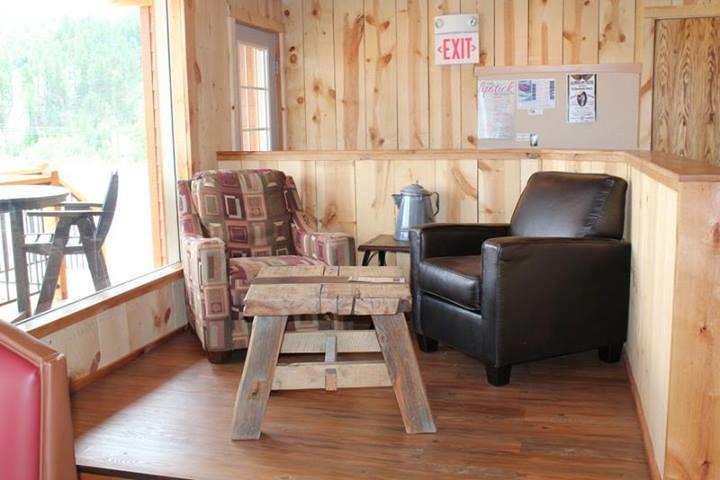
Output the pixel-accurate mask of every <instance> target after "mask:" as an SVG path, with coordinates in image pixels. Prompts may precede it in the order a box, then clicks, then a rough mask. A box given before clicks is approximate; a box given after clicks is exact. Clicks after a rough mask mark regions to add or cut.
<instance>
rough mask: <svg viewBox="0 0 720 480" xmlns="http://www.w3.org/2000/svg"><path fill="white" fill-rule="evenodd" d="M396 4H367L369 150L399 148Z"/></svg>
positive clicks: (387, 1)
mask: <svg viewBox="0 0 720 480" xmlns="http://www.w3.org/2000/svg"><path fill="white" fill-rule="evenodd" d="M395 20H396V5H395V0H382V1H381V0H367V1H366V2H365V57H366V61H365V89H366V102H367V107H366V111H367V113H366V118H367V147H368V148H370V149H396V148H398V110H397V108H398V101H397V90H398V84H397V64H398V61H397V24H396V21H395Z"/></svg>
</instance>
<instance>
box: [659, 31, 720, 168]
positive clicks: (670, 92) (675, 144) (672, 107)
mask: <svg viewBox="0 0 720 480" xmlns="http://www.w3.org/2000/svg"><path fill="white" fill-rule="evenodd" d="M656 30H657V35H656V39H657V40H656V44H655V79H654V86H655V88H654V93H653V95H654V99H653V107H652V114H653V132H652V147H653V148H654V149H656V150H660V151H664V152H670V153H674V154H676V155H682V156H686V157H688V158H691V159H696V160H703V161H706V162H709V163H714V164H718V165H720V121H718V120H717V119H716V112H717V111H718V109H720V99H718V95H717V92H718V90H719V89H720V73H718V68H719V67H720V65H719V63H720V60H719V59H718V56H719V55H720V34H719V33H718V30H720V19H719V18H693V19H684V20H682V19H681V20H660V21H658V22H657V23H656Z"/></svg>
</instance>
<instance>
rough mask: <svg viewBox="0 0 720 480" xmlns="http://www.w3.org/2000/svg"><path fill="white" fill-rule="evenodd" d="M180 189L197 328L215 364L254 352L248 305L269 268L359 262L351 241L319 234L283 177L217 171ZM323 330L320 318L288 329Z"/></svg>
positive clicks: (184, 251)
mask: <svg viewBox="0 0 720 480" xmlns="http://www.w3.org/2000/svg"><path fill="white" fill-rule="evenodd" d="M177 186H178V197H179V204H178V210H179V215H180V230H181V256H182V262H183V267H184V271H185V286H186V290H187V296H188V303H189V309H190V312H191V316H192V322H191V324H192V326H193V327H194V329H195V332H196V333H197V335H198V337H199V338H200V341H201V342H202V345H203V348H204V349H205V350H206V352H207V353H208V358H209V359H210V361H213V362H221V361H224V360H226V359H227V358H228V356H229V353H230V352H231V351H232V350H235V349H241V348H247V345H248V339H249V335H250V322H251V320H252V319H251V318H245V317H243V315H242V307H243V300H244V298H245V294H246V293H247V290H248V288H249V286H250V281H251V280H252V279H253V278H255V276H257V274H258V273H259V272H260V269H262V268H263V267H264V266H267V265H274V266H282V265H315V264H327V265H354V264H355V246H354V242H353V239H352V237H349V236H347V235H345V234H343V233H320V232H314V231H312V229H311V228H310V226H309V222H308V220H307V218H306V217H305V214H304V213H303V211H302V207H301V205H300V199H299V196H298V192H297V188H296V187H295V183H294V181H293V179H292V177H289V176H286V175H285V174H284V173H283V172H280V171H277V170H237V171H236V170H210V171H205V172H200V173H198V174H196V175H195V176H194V177H193V179H192V180H189V181H187V180H181V181H179V182H178V184H177ZM322 327H323V325H321V320H318V319H309V320H300V319H295V320H294V321H291V322H289V325H288V328H289V329H293V328H295V329H300V328H302V329H306V328H322Z"/></svg>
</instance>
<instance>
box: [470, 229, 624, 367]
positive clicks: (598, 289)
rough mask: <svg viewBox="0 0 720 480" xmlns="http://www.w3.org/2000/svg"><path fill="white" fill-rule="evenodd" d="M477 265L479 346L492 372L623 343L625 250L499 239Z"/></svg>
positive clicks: (572, 241) (616, 243)
mask: <svg viewBox="0 0 720 480" xmlns="http://www.w3.org/2000/svg"><path fill="white" fill-rule="evenodd" d="M482 258H483V271H482V304H481V312H482V316H483V318H485V319H487V320H488V322H487V328H488V331H487V332H486V335H484V339H483V341H484V342H485V345H484V349H485V351H486V352H489V353H490V355H489V357H491V358H490V360H491V361H493V362H494V363H495V366H502V365H507V364H512V363H518V362H523V361H528V360H533V359H535V358H541V357H547V356H551V355H559V354H562V353H566V352H569V351H582V350H587V349H591V348H596V347H599V346H605V345H610V344H622V343H623V342H624V341H625V338H626V333H627V332H626V331H627V318H628V305H629V295H630V244H629V243H628V242H624V241H620V240H612V239H581V238H528V237H501V238H493V239H490V240H488V241H486V242H485V243H484V245H483V249H482Z"/></svg>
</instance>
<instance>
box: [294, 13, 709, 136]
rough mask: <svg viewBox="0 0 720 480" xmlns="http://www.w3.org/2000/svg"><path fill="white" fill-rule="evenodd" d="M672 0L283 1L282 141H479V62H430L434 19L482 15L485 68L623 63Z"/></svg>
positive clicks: (482, 52)
mask: <svg viewBox="0 0 720 480" xmlns="http://www.w3.org/2000/svg"><path fill="white" fill-rule="evenodd" d="M710 1H718V2H719V3H720V0H710ZM685 3H688V4H691V3H692V4H694V3H696V0H686V1H685ZM706 3H707V2H706ZM676 4H682V1H681V0H382V1H379V0H334V1H333V0H282V10H283V19H284V22H285V36H286V39H288V42H287V43H286V49H285V53H286V60H285V72H284V73H285V79H286V85H287V88H286V98H285V103H286V105H287V107H286V117H287V131H288V133H289V134H288V136H287V140H288V141H287V149H289V150H304V149H309V150H315V149H317V150H336V149H337V150H353V149H362V148H368V149H407V148H415V149H416V148H473V147H474V146H475V145H476V143H477V142H476V139H475V135H476V79H475V77H474V76H473V73H472V66H469V65H463V66H460V65H457V66H443V67H438V66H435V65H434V64H433V61H432V48H431V45H432V41H433V39H432V35H433V22H432V20H433V18H434V17H435V16H436V15H445V14H453V13H478V14H479V15H480V48H481V56H480V59H481V60H480V63H481V64H482V65H488V66H492V65H539V64H561V63H566V64H577V63H591V64H592V63H625V62H633V61H635V59H636V47H637V46H638V45H637V44H636V37H638V36H639V35H636V29H638V28H639V27H638V25H641V24H642V22H641V17H642V7H643V6H644V5H650V6H670V5H676ZM318 45H322V46H323V48H317V46H318ZM333 52H334V54H333ZM640 53H641V52H637V55H638V56H640ZM319 66H321V67H319ZM303 132H305V135H303Z"/></svg>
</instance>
